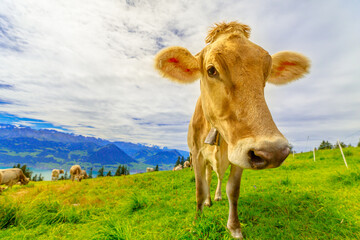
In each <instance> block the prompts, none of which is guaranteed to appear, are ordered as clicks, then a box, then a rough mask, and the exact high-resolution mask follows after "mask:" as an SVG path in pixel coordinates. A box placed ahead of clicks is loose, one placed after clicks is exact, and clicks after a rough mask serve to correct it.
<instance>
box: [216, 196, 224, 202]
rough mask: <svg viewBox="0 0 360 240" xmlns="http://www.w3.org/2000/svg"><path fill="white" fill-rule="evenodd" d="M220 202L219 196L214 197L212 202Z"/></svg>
mask: <svg viewBox="0 0 360 240" xmlns="http://www.w3.org/2000/svg"><path fill="white" fill-rule="evenodd" d="M221 200H222V198H221V196H220V197H215V198H214V201H215V202H218V201H221Z"/></svg>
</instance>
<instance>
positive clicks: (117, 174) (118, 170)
mask: <svg viewBox="0 0 360 240" xmlns="http://www.w3.org/2000/svg"><path fill="white" fill-rule="evenodd" d="M121 167H122V166H121V164H120V165H119V166H118V168H117V169H116V172H115V175H114V176H121Z"/></svg>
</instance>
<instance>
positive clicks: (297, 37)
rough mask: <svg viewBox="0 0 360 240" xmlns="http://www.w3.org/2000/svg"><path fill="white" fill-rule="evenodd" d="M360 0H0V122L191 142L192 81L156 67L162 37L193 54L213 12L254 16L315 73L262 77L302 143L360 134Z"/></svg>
mask: <svg viewBox="0 0 360 240" xmlns="http://www.w3.org/2000/svg"><path fill="white" fill-rule="evenodd" d="M359 11H360V2H359V1H356V0H348V1H342V0H337V1H335V0H319V1H315V0H314V1H310V0H309V1H292V0H290V1H282V0H281V1H280V0H275V1H268V0H243V1H239V0H233V1H176V0H173V1H165V0H164V1H162V0H159V1H158V0H148V1H142V0H134V1H132V0H126V1H121V0H102V1H99V0H76V1H73V0H62V1H57V0H27V1H22V0H2V2H1V5H0V123H10V124H15V125H24V126H30V127H32V128H35V129H39V128H51V129H58V130H60V131H64V132H71V133H74V134H79V135H84V136H94V137H99V138H104V139H107V140H111V141H127V142H134V143H143V144H149V145H158V146H167V147H171V148H177V149H181V150H188V149H187V143H186V136H187V130H188V124H189V121H190V119H191V116H192V113H193V111H194V108H195V103H196V100H197V98H198V97H199V95H200V87H199V81H196V82H195V83H192V84H188V85H181V84H176V83H174V82H170V81H168V80H167V79H164V78H162V77H160V76H159V74H158V73H157V72H156V71H155V70H154V68H153V65H154V63H153V61H154V56H155V54H156V53H157V52H158V51H159V50H161V49H162V48H164V47H169V46H182V47H186V48H187V49H189V51H190V52H191V53H193V54H196V53H197V52H199V51H201V49H202V48H204V47H205V46H206V45H205V41H204V40H205V37H206V35H207V31H208V30H209V28H210V27H211V26H213V24H214V23H216V22H222V21H227V22H229V21H234V20H237V21H239V22H241V23H244V24H247V25H249V26H250V27H251V29H252V33H251V36H250V40H251V41H253V42H254V43H256V44H258V45H260V46H262V47H263V48H264V49H265V50H267V51H268V52H269V53H270V54H274V53H276V52H279V51H283V50H291V51H296V52H300V53H302V54H304V55H306V56H307V57H308V58H310V60H311V62H312V66H311V70H310V74H308V75H307V76H306V77H305V78H302V79H300V80H298V81H296V82H293V83H292V84H289V85H285V86H273V85H271V84H267V86H266V87H265V97H266V101H267V104H268V106H269V109H270V111H271V113H272V116H273V118H274V121H275V123H276V124H277V126H278V128H279V130H280V131H281V132H282V133H283V134H284V135H285V137H287V139H288V140H289V142H290V143H291V144H292V145H293V146H294V149H295V150H296V151H298V152H300V151H309V150H311V149H312V148H313V147H318V146H319V144H320V142H321V141H322V140H328V141H330V142H331V143H335V142H336V141H337V139H339V140H340V141H343V142H345V143H346V144H349V143H351V144H352V145H357V143H358V142H359V138H360V121H359V119H360V111H359V109H360V108H359V105H360V94H359V90H360V81H359V80H360V65H359V60H360V44H359V42H360V31H359V22H360V15H359V14H358V13H359Z"/></svg>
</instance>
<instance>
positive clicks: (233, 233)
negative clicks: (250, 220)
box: [227, 225, 244, 239]
mask: <svg viewBox="0 0 360 240" xmlns="http://www.w3.org/2000/svg"><path fill="white" fill-rule="evenodd" d="M227 228H228V229H229V231H230V233H231V236H232V237H233V238H235V239H244V237H243V235H242V233H241V228H235V229H234V228H230V227H229V225H228V226H227Z"/></svg>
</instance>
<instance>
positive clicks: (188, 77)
mask: <svg viewBox="0 0 360 240" xmlns="http://www.w3.org/2000/svg"><path fill="white" fill-rule="evenodd" d="M155 68H156V69H157V70H158V71H159V72H160V73H161V74H162V76H164V77H166V78H169V79H171V80H173V81H175V82H179V83H192V82H194V81H195V80H197V79H199V78H200V75H201V74H200V67H199V63H198V60H197V58H196V57H194V56H193V55H192V54H191V53H190V52H189V51H188V50H187V49H186V48H182V47H169V48H165V49H164V50H162V51H160V52H159V53H158V54H157V55H156V57H155Z"/></svg>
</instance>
